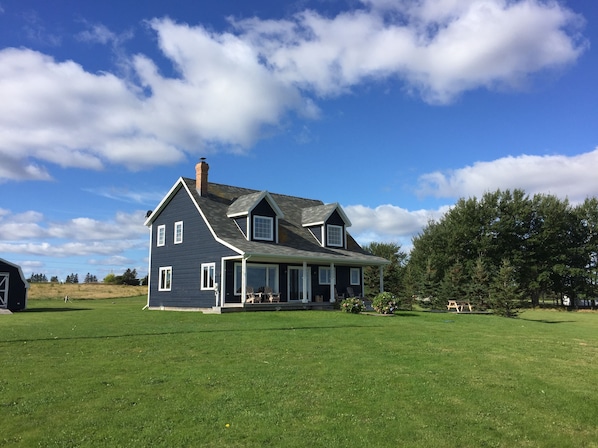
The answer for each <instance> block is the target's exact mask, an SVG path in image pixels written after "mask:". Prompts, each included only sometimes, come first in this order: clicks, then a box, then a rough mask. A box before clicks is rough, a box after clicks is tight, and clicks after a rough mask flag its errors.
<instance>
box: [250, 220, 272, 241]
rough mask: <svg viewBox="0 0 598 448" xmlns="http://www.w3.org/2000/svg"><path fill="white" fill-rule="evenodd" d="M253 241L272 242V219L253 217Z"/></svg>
mask: <svg viewBox="0 0 598 448" xmlns="http://www.w3.org/2000/svg"><path fill="white" fill-rule="evenodd" d="M253 239H254V240H267V241H272V240H273V239H274V218H271V217H269V216H254V217H253Z"/></svg>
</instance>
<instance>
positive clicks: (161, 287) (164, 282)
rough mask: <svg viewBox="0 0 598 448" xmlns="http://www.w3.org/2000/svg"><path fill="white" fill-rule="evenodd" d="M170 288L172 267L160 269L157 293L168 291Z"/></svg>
mask: <svg viewBox="0 0 598 448" xmlns="http://www.w3.org/2000/svg"><path fill="white" fill-rule="evenodd" d="M171 287H172V266H167V267H163V268H160V280H159V283H158V291H170V288H171Z"/></svg>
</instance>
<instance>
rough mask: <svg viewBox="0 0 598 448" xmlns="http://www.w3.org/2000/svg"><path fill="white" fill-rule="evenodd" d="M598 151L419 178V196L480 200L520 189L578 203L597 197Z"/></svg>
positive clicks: (503, 162)
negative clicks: (587, 198) (485, 196)
mask: <svg viewBox="0 0 598 448" xmlns="http://www.w3.org/2000/svg"><path fill="white" fill-rule="evenodd" d="M596 167H598V148H596V149H595V150H594V151H591V152H587V153H583V154H579V155H576V156H563V155H549V156H530V155H521V156H517V157H512V156H510V157H503V158H500V159H497V160H493V161H490V162H477V163H475V164H473V165H471V166H466V167H464V168H460V169H456V170H452V171H448V172H440V171H436V172H433V173H428V174H425V175H423V176H420V178H419V187H418V188H419V193H420V194H421V195H426V196H427V195H431V196H435V197H439V198H459V197H471V196H476V197H478V198H479V197H481V196H482V195H483V194H484V193H485V192H487V191H495V190H497V189H502V190H505V189H511V190H512V189H515V188H520V189H523V190H525V192H526V193H528V194H535V193H547V194H554V195H556V196H559V197H562V198H565V197H568V198H569V200H571V201H572V202H574V203H575V202H581V201H583V200H584V199H585V198H586V197H588V196H598V176H596Z"/></svg>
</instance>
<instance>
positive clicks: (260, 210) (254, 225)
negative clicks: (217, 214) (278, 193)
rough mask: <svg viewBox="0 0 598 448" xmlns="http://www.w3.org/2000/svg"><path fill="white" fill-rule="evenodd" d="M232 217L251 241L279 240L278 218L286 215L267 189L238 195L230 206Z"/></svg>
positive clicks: (229, 214)
mask: <svg viewBox="0 0 598 448" xmlns="http://www.w3.org/2000/svg"><path fill="white" fill-rule="evenodd" d="M226 216H228V217H229V218H232V219H233V220H234V221H235V224H236V225H237V227H238V228H239V230H240V231H241V232H242V233H243V236H244V237H245V238H247V239H248V240H249V241H274V242H276V243H277V242H278V220H279V219H281V218H283V217H284V215H283V213H282V211H281V210H280V208H279V207H278V205H276V202H275V201H274V199H273V198H272V196H271V195H270V193H268V192H267V191H256V192H255V193H249V194H246V195H243V196H240V197H238V198H237V199H235V200H234V201H233V203H232V204H231V205H230V206H229V207H228V210H227V212H226Z"/></svg>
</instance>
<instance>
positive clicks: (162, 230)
mask: <svg viewBox="0 0 598 448" xmlns="http://www.w3.org/2000/svg"><path fill="white" fill-rule="evenodd" d="M165 239H166V226H164V225H162V226H158V241H157V245H158V246H164V241H165Z"/></svg>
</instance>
